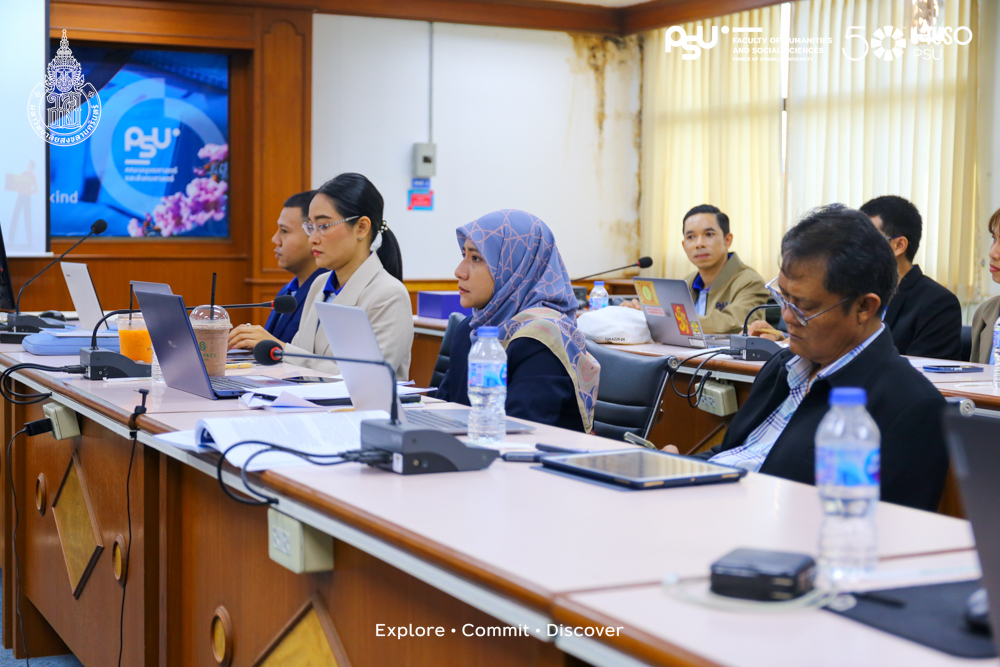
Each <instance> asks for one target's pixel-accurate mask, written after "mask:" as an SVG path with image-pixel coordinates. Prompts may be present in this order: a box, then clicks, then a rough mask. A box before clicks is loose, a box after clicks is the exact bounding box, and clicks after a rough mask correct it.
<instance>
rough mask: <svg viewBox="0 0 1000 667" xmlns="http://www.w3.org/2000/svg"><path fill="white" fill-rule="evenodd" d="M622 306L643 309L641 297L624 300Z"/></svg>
mask: <svg viewBox="0 0 1000 667" xmlns="http://www.w3.org/2000/svg"><path fill="white" fill-rule="evenodd" d="M621 306H622V307H623V308H634V309H635V310H642V306H640V305H639V299H629V300H628V301H622V302H621Z"/></svg>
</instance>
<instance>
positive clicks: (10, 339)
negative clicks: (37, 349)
mask: <svg viewBox="0 0 1000 667" xmlns="http://www.w3.org/2000/svg"><path fill="white" fill-rule="evenodd" d="M32 333H38V332H37V331H35V332H31V331H0V343H2V344H4V345H20V344H21V343H23V342H24V339H25V338H27V337H28V336H30V335H31V334H32Z"/></svg>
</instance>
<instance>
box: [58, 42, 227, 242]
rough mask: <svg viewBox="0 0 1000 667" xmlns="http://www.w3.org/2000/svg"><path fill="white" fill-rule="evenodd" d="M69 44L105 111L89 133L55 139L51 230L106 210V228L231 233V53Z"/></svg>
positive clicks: (80, 224) (82, 226)
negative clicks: (71, 140) (62, 142)
mask: <svg viewBox="0 0 1000 667" xmlns="http://www.w3.org/2000/svg"><path fill="white" fill-rule="evenodd" d="M57 48H59V42H58V40H53V41H52V55H54V54H55V51H56V49H57ZM72 51H73V57H75V58H76V59H77V61H79V63H80V65H81V68H82V71H83V74H84V77H85V79H86V81H87V82H88V83H91V84H93V85H94V86H95V87H96V88H97V90H98V91H99V94H100V98H101V105H102V108H103V110H102V114H101V119H100V122H99V124H98V126H97V129H96V130H95V131H94V133H93V134H92V135H91V136H90V137H89V138H88V139H86V140H85V141H82V142H81V143H79V144H76V145H73V146H57V145H53V146H50V148H49V174H50V186H49V211H50V220H51V235H52V236H54V237H55V236H82V235H84V234H86V233H87V231H88V230H89V229H90V225H91V224H92V223H93V222H94V220H97V219H98V218H103V219H104V220H106V221H107V223H108V231H107V232H106V233H105V234H104V236H131V237H144V238H167V237H177V236H183V237H220V236H221V237H225V236H229V206H228V203H229V192H228V189H229V183H228V181H229V57H228V56H226V55H224V54H215V53H191V52H184V51H152V50H146V49H141V50H136V49H109V48H92V47H84V46H75V47H74V48H73V49H72Z"/></svg>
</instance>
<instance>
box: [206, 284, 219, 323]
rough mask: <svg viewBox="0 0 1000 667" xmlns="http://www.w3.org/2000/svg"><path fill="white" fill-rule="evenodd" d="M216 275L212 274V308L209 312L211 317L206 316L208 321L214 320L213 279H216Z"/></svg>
mask: <svg viewBox="0 0 1000 667" xmlns="http://www.w3.org/2000/svg"><path fill="white" fill-rule="evenodd" d="M218 275H219V274H217V273H213V274H212V307H211V309H210V310H209V312H210V313H211V315H209V316H208V319H210V320H214V319H215V279H216V278H217V277H218Z"/></svg>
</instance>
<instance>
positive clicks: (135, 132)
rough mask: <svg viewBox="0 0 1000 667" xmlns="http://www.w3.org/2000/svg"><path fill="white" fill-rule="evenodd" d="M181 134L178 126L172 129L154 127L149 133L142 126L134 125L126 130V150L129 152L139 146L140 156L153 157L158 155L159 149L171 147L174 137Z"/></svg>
mask: <svg viewBox="0 0 1000 667" xmlns="http://www.w3.org/2000/svg"><path fill="white" fill-rule="evenodd" d="M161 129H162V130H163V139H162V140H161V139H160V130H161ZM180 134H181V131H180V129H178V128H176V127H175V128H173V129H172V130H171V129H170V128H169V127H164V128H159V127H154V128H153V129H152V130H150V133H149V134H146V133H145V132H143V130H142V128H141V127H138V126H136V125H133V126H132V127H130V128H128V129H127V130H125V152H126V153H128V152H129V151H131V150H132V149H133V148H137V147H138V148H139V149H140V152H139V157H141V158H146V159H148V158H153V157H156V152H157V151H162V150H163V149H164V148H169V147H170V143H171V142H172V141H173V138H174V137H177V136H180Z"/></svg>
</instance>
